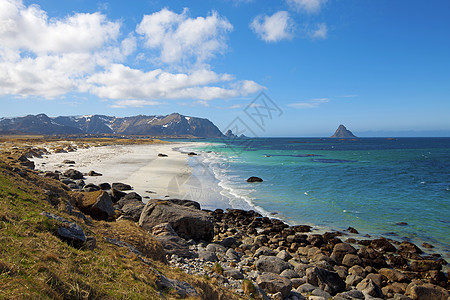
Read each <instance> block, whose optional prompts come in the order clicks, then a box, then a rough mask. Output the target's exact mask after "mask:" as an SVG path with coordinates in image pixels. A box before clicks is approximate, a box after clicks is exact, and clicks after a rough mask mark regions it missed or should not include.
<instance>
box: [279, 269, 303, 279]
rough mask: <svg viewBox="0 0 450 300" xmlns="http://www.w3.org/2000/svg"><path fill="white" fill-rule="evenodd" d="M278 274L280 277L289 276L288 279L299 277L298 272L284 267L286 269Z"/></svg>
mask: <svg viewBox="0 0 450 300" xmlns="http://www.w3.org/2000/svg"><path fill="white" fill-rule="evenodd" d="M280 276H281V277H286V278H289V279H292V278H299V277H300V275H298V273H297V272H295V271H294V270H292V269H286V270H284V271H283V272H281V274H280Z"/></svg>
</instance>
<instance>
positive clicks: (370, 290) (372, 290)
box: [356, 278, 383, 298]
mask: <svg viewBox="0 0 450 300" xmlns="http://www.w3.org/2000/svg"><path fill="white" fill-rule="evenodd" d="M356 289H357V290H358V291H360V292H362V293H363V294H364V295H365V296H366V297H368V296H371V297H375V298H383V292H382V291H381V288H380V287H379V286H378V285H377V284H376V283H375V282H373V281H372V280H371V279H367V278H366V279H364V280H363V281H361V282H360V283H358V285H357V286H356Z"/></svg>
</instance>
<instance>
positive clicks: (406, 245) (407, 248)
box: [397, 242, 422, 254]
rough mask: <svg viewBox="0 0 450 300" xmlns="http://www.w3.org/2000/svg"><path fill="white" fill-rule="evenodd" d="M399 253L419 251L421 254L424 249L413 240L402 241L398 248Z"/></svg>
mask: <svg viewBox="0 0 450 300" xmlns="http://www.w3.org/2000/svg"><path fill="white" fill-rule="evenodd" d="M397 252H398V253H402V252H404V253H417V254H421V253H422V250H421V249H420V248H419V247H417V246H416V245H415V244H413V243H411V242H402V243H401V244H400V245H399V246H398V249H397Z"/></svg>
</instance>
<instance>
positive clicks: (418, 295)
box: [405, 281, 449, 300]
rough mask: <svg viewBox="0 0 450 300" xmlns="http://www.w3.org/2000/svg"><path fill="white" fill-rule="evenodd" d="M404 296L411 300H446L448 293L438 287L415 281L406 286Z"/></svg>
mask: <svg viewBox="0 0 450 300" xmlns="http://www.w3.org/2000/svg"><path fill="white" fill-rule="evenodd" d="M405 295H407V296H409V297H410V298H411V299H413V300H447V299H448V297H449V293H448V291H447V290H446V289H444V288H442V287H440V286H436V285H434V284H430V283H424V284H421V283H418V282H416V281H413V282H411V283H410V284H409V285H408V287H407V288H406V292H405Z"/></svg>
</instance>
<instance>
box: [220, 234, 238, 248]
mask: <svg viewBox="0 0 450 300" xmlns="http://www.w3.org/2000/svg"><path fill="white" fill-rule="evenodd" d="M220 244H221V245H222V246H224V247H225V248H230V247H232V246H237V245H238V244H239V242H238V240H236V238H234V237H232V236H229V237H227V238H225V239H224V240H223V241H221V242H220Z"/></svg>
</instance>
